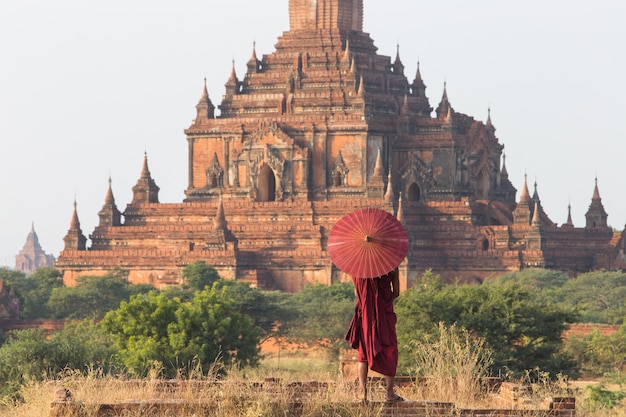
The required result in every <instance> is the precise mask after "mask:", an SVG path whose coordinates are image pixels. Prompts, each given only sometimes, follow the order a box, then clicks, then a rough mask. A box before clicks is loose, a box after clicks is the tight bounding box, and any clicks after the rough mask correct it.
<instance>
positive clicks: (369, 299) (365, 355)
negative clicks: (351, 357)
mask: <svg viewBox="0 0 626 417" xmlns="http://www.w3.org/2000/svg"><path fill="white" fill-rule="evenodd" d="M397 273H398V270H397V269H396V270H394V271H391V272H390V273H388V274H387V275H384V276H382V277H379V278H354V277H353V278H352V281H353V282H354V287H355V289H356V296H357V301H356V306H355V309H354V317H352V321H351V322H350V328H349V329H348V333H347V334H346V340H348V342H350V346H352V348H354V349H358V351H359V359H358V360H359V362H367V365H368V367H369V368H370V369H371V370H372V371H375V372H378V373H380V374H383V375H387V376H395V375H396V368H397V366H398V338H397V336H396V314H395V313H394V311H393V292H392V288H391V281H392V278H393V274H397Z"/></svg>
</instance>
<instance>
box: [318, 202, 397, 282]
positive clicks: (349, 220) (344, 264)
mask: <svg viewBox="0 0 626 417" xmlns="http://www.w3.org/2000/svg"><path fill="white" fill-rule="evenodd" d="M408 250H409V238H408V236H407V234H406V231H405V230H404V227H403V226H402V223H400V222H399V221H398V219H396V218H395V217H393V216H392V215H391V214H389V213H388V212H386V211H384V210H380V209H376V208H366V209H361V210H357V211H354V212H352V213H350V214H347V215H345V216H343V217H342V218H341V219H339V221H338V222H337V223H336V224H335V226H333V229H332V230H331V231H330V236H329V237H328V253H329V255H330V257H331V259H332V260H333V262H334V263H335V265H337V267H339V269H341V270H342V271H343V272H345V273H346V274H350V275H352V276H353V277H357V278H375V277H380V276H383V275H385V274H386V273H388V272H391V271H393V270H394V269H395V268H396V267H397V266H398V265H400V262H402V260H403V259H404V257H405V256H406V254H407V252H408Z"/></svg>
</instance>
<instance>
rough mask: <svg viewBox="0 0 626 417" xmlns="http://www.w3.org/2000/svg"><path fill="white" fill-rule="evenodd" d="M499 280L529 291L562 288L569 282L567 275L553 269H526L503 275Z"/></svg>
mask: <svg viewBox="0 0 626 417" xmlns="http://www.w3.org/2000/svg"><path fill="white" fill-rule="evenodd" d="M497 280H499V281H502V282H505V281H516V282H518V283H519V284H521V285H523V286H524V287H525V288H526V289H527V290H529V291H539V292H542V291H546V290H554V289H557V288H561V287H562V286H563V285H565V283H566V282H567V281H568V280H569V277H568V276H567V274H565V273H563V272H561V271H554V270H551V269H538V268H537V269H525V270H523V271H520V272H511V273H508V274H505V275H502V276H500V277H498V278H497Z"/></svg>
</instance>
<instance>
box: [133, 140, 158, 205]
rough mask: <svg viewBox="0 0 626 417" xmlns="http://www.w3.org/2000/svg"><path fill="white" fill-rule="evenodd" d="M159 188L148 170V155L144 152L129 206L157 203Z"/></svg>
mask: <svg viewBox="0 0 626 417" xmlns="http://www.w3.org/2000/svg"><path fill="white" fill-rule="evenodd" d="M158 202H159V187H158V186H157V185H156V183H155V182H154V180H153V179H152V177H151V175H150V170H149V169H148V153H147V152H144V155H143V166H142V168H141V176H140V177H139V179H138V180H137V183H136V184H135V186H134V187H133V201H132V203H131V204H133V205H137V204H143V203H158Z"/></svg>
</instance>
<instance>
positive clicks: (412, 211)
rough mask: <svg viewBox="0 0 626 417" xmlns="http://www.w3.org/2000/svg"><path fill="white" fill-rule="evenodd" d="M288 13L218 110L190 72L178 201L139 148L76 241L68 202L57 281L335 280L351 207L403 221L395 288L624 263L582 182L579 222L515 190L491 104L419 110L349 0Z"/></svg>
mask: <svg viewBox="0 0 626 417" xmlns="http://www.w3.org/2000/svg"><path fill="white" fill-rule="evenodd" d="M285 5H286V6H287V1H286V2H285ZM288 7H289V22H290V27H289V30H287V31H285V32H283V34H282V35H281V36H280V37H279V38H278V40H277V43H276V45H275V49H274V50H273V51H271V52H270V53H268V54H265V55H262V56H259V55H257V51H256V46H254V44H253V47H252V53H251V55H250V59H249V60H248V62H247V63H245V67H244V66H243V65H242V67H243V68H244V71H245V73H243V74H240V75H238V73H237V65H236V63H234V62H233V63H232V67H231V72H230V75H229V77H228V79H227V80H225V83H224V92H223V93H224V94H223V96H222V99H221V102H220V103H219V104H218V105H217V106H216V105H214V104H213V102H212V100H211V98H210V97H211V96H210V94H209V91H208V89H207V84H206V80H205V81H204V85H201V84H200V82H199V87H201V89H200V99H199V101H198V102H197V104H196V105H195V115H196V117H195V119H194V120H193V122H192V123H191V124H190V125H189V126H187V127H186V129H185V135H186V140H187V150H188V158H187V163H188V164H187V174H188V176H187V185H186V188H185V190H184V191H185V199H184V200H183V201H182V202H177V203H163V202H159V199H158V192H159V187H158V186H157V185H156V181H155V180H154V179H153V178H152V174H151V173H150V171H149V169H148V159H147V155H144V161H143V166H142V169H141V174H140V178H139V180H138V181H137V184H136V185H135V187H133V200H132V201H131V202H130V203H129V204H128V205H127V206H126V208H125V210H124V211H123V212H120V211H119V210H117V207H116V205H115V201H114V199H113V194H112V191H111V189H110V186H111V184H110V183H109V190H108V191H107V194H106V196H105V205H104V206H103V208H102V210H101V211H100V212H99V216H100V218H101V221H100V223H99V225H98V226H97V227H96V229H95V230H94V232H93V233H92V234H91V235H90V238H91V246H88V245H86V238H85V237H84V235H83V234H82V230H81V229H80V224H79V222H78V214H77V212H76V206H75V209H74V213H73V214H72V219H71V221H70V228H69V231H68V234H67V235H66V237H65V238H64V241H65V248H64V250H63V251H62V252H61V254H60V256H59V259H58V261H57V262H56V265H57V267H58V268H60V269H62V270H63V272H64V281H65V282H66V283H68V284H70V285H71V284H72V283H73V282H74V281H75V279H76V278H77V277H79V276H81V275H86V274H89V275H94V274H102V275H104V274H105V273H107V271H109V270H110V269H112V268H115V267H120V268H123V269H124V270H127V271H128V276H129V280H130V281H131V282H136V283H152V284H153V285H155V286H157V287H164V286H168V285H176V284H178V283H180V282H181V280H182V277H181V273H182V270H183V269H184V267H185V266H186V265H189V264H191V263H193V262H196V261H204V262H206V263H208V264H210V265H212V266H214V267H215V268H216V269H217V271H218V272H219V273H220V274H221V275H222V276H223V277H225V278H230V279H236V280H240V281H245V282H250V283H251V284H252V285H255V286H257V287H259V288H264V289H280V290H284V291H299V290H301V289H302V288H304V286H305V285H307V284H308V283H315V282H318V283H326V284H330V283H333V282H338V281H343V280H347V279H349V277H346V276H345V275H344V274H343V273H342V272H341V271H339V270H338V269H337V268H336V267H335V266H334V265H333V264H332V262H331V260H330V258H329V257H328V254H327V247H326V245H327V243H326V242H327V238H328V234H329V232H330V230H331V228H332V226H333V225H334V224H335V222H336V221H337V220H338V219H339V218H340V217H341V216H343V215H344V214H346V213H347V212H349V211H353V210H355V209H358V208H361V207H381V208H384V209H385V210H388V211H390V212H392V213H394V214H395V215H396V216H398V218H400V219H401V221H402V222H403V224H404V226H405V228H406V230H407V233H408V235H409V238H410V247H409V253H408V255H407V259H406V261H405V262H403V264H402V266H401V268H402V271H401V276H402V285H403V286H405V287H407V286H409V285H411V284H412V283H413V282H414V281H415V280H416V279H417V278H418V277H419V276H420V275H421V273H422V272H423V271H425V270H428V269H430V270H433V271H434V272H436V273H440V274H441V275H442V276H443V277H444V278H447V279H457V278H458V279H460V280H465V281H467V282H481V281H482V280H483V279H486V278H487V277H493V276H497V275H498V274H501V273H506V272H508V271H517V270H521V269H524V268H531V267H545V268H554V269H559V270H562V271H566V272H568V273H572V274H574V273H577V272H582V271H588V270H591V269H595V268H604V269H609V270H610V269H616V268H621V267H624V266H626V261H625V260H624V258H625V257H624V255H623V253H624V251H623V247H624V236H622V235H620V234H618V233H615V232H613V231H612V230H611V228H610V227H608V225H607V216H608V214H607V213H606V212H605V211H604V208H603V206H602V200H601V198H600V193H599V191H598V185H597V183H596V187H595V189H594V190H593V196H592V204H591V206H590V209H589V212H588V214H587V216H586V219H587V225H586V226H585V227H576V226H575V225H573V224H572V223H571V221H570V222H568V224H566V225H562V226H558V225H557V224H555V223H554V222H552V221H551V220H550V218H549V216H548V214H547V213H545V212H544V210H543V208H542V205H541V199H540V198H539V194H538V192H537V187H535V192H534V194H533V195H531V194H530V193H529V192H528V186H527V184H526V180H525V179H521V178H519V179H516V181H519V182H520V183H522V180H523V184H520V185H521V186H522V191H521V193H520V196H519V200H518V199H517V198H516V197H517V196H516V194H517V189H516V188H515V187H514V186H513V184H512V182H511V180H510V179H509V176H508V173H507V170H506V163H505V157H504V153H503V151H504V145H503V144H502V143H500V141H499V139H498V137H497V136H496V128H495V126H494V124H493V123H492V120H491V112H490V110H489V109H486V110H487V111H486V120H485V121H484V122H483V121H480V120H477V119H475V118H474V117H472V116H469V115H466V114H463V113H461V112H460V111H458V110H456V109H455V108H453V106H452V101H453V100H452V97H453V93H454V92H453V91H449V89H448V87H447V85H445V84H444V86H443V91H442V95H441V98H440V99H439V101H438V103H437V105H436V107H433V106H431V103H430V99H429V97H428V94H427V93H426V89H427V88H426V83H425V82H424V80H423V79H422V76H421V72H420V68H419V65H418V68H417V71H416V73H415V75H414V76H413V77H411V79H409V78H408V77H407V75H406V74H405V66H404V64H403V62H402V59H401V58H400V48H399V47H398V49H397V51H395V57H393V58H392V57H391V56H387V55H383V54H380V53H379V52H378V48H377V47H376V46H375V44H374V41H373V40H372V38H371V37H370V35H369V34H368V33H365V32H364V31H363V14H364V10H363V1H362V0H291V1H289V2H288ZM425 18H427V17H426V16H425ZM409 46H410V47H411V49H410V48H406V49H407V50H411V53H414V54H416V51H414V50H413V49H414V48H413V46H411V45H409ZM228 65H229V63H224V67H225V68H227V67H228ZM449 93H450V94H449ZM213 94H216V95H217V92H214V93H213ZM192 105H193V103H189V107H190V110H192V109H193V107H192ZM181 146H184V144H181ZM513 157H514V156H513ZM620 248H622V249H620Z"/></svg>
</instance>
